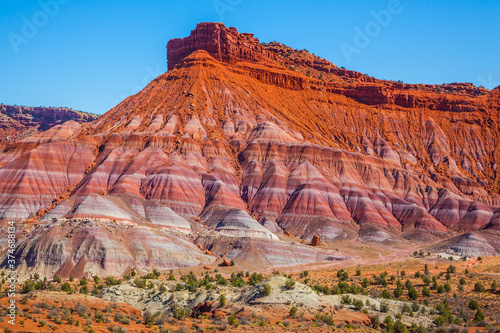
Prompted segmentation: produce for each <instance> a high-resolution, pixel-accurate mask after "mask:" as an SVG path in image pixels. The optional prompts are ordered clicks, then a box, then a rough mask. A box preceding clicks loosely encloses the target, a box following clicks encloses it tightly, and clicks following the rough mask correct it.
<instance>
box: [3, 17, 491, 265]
mask: <svg viewBox="0 0 500 333" xmlns="http://www.w3.org/2000/svg"><path fill="white" fill-rule="evenodd" d="M283 50H286V53H285V52H284V51H283ZM288 53H290V54H288ZM168 63H169V71H168V72H166V73H165V74H163V75H160V76H159V77H158V78H156V79H154V80H153V81H152V82H151V83H150V84H149V85H148V86H147V87H146V88H145V89H144V90H142V91H141V92H139V93H137V94H136V95H134V96H130V97H128V98H127V99H125V100H124V101H123V102H122V103H120V104H119V105H118V106H116V107H115V108H113V109H112V110H110V111H109V112H108V113H106V114H105V115H103V116H102V117H100V118H99V119H97V120H95V121H93V122H91V123H88V124H84V125H81V124H77V123H72V122H68V123H66V124H64V125H61V126H59V127H57V126H56V127H54V128H52V129H51V130H49V131H47V132H44V133H41V134H39V135H37V136H33V137H30V138H27V139H24V140H19V141H17V142H15V143H12V144H10V145H9V146H7V147H6V149H5V150H4V152H3V153H2V154H0V218H1V220H3V221H7V220H10V219H14V220H16V221H19V222H26V223H27V225H33V224H36V225H38V224H44V223H45V224H49V223H54V222H53V221H55V220H54V219H63V220H67V221H72V220H73V219H76V220H77V221H80V220H82V219H96V220H103V221H114V222H113V223H118V224H120V225H122V224H123V225H128V226H130V228H133V229H132V230H138V231H137V232H139V231H140V232H141V235H143V236H141V237H143V238H144V239H147V238H148V237H153V238H154V237H156V236H153V235H152V234H151V233H153V234H155V235H157V233H159V234H160V235H161V237H167V236H168V237H173V239H182V240H184V241H186V240H188V241H189V242H191V241H196V240H194V239H195V238H197V237H198V238H199V239H200V240H198V241H197V242H198V243H200V242H203V245H204V248H206V249H209V250H210V251H211V253H213V254H214V255H218V256H223V255H226V256H227V257H228V258H231V259H232V258H236V259H238V258H243V257H244V256H245V255H246V257H247V259H248V258H249V259H248V260H257V259H256V258H257V256H258V254H259V253H260V254H261V255H264V257H262V258H260V259H259V260H260V262H262V264H263V265H265V264H268V265H278V264H279V263H280V260H281V263H282V264H283V265H285V264H294V263H295V264H296V263H304V262H311V261H317V260H322V259H321V258H323V259H324V258H328V257H329V256H328V255H327V254H325V255H319V254H318V252H317V251H320V250H321V251H326V250H324V249H323V247H321V248H314V247H307V246H303V247H300V249H299V250H300V251H302V252H303V256H302V257H300V256H299V255H298V254H297V253H294V246H296V245H297V244H296V242H297V241H298V240H300V239H302V240H303V241H308V242H309V241H310V240H311V239H312V237H313V236H317V237H320V239H321V241H322V242H324V243H326V244H327V245H328V244H329V243H330V244H331V243H332V242H335V241H337V240H339V239H352V240H356V239H360V240H363V241H368V242H377V243H379V242H390V241H394V240H397V241H404V242H406V241H409V242H418V243H422V242H423V243H425V242H436V241H441V240H443V239H446V240H447V242H444V243H442V244H441V245H440V246H441V247H440V248H439V249H440V250H442V249H445V250H448V251H455V252H457V253H465V252H464V250H463V248H464V246H463V245H461V244H471V246H470V247H474V248H473V249H472V250H471V252H468V253H480V252H481V251H483V250H484V251H485V253H488V254H496V251H497V248H496V247H495V246H492V247H488V246H487V245H484V244H486V243H488V244H491V243H492V242H495V240H498V239H500V236H499V235H500V227H499V225H500V219H499V212H500V197H499V195H498V191H499V185H500V177H499V176H498V172H497V169H498V164H499V162H500V151H499V147H500V142H499V140H500V136H499V119H498V117H499V110H500V103H499V101H500V96H499V93H498V91H499V89H498V88H497V89H495V90H493V91H489V90H486V89H482V88H476V87H473V86H472V85H469V84H449V85H440V86H430V85H407V84H402V83H399V82H391V81H382V80H377V79H374V78H370V77H368V76H366V75H363V74H360V73H358V74H356V72H352V71H346V70H343V69H338V68H337V67H336V66H335V65H333V64H331V63H329V62H327V61H326V60H324V59H323V60H322V59H317V57H315V56H312V55H310V54H309V53H307V52H306V51H296V50H292V49H290V48H285V47H284V46H281V44H277V43H271V44H266V45H261V44H260V43H259V42H258V40H257V39H256V38H254V37H253V36H250V35H248V34H239V33H238V32H237V31H236V30H235V29H233V28H226V27H224V25H222V24H220V23H208V24H200V25H199V26H198V27H197V28H196V29H195V30H194V31H193V32H192V33H191V36H190V37H187V38H183V39H178V40H172V41H170V42H169V44H168ZM292 63H293V64H294V65H293V66H294V67H293V68H291V67H290V66H292V65H291V64H292ZM144 228H145V229H144ZM144 230H150V232H149V233H143V231H144ZM41 233H42V231H40V232H38V234H41ZM121 235H123V236H121ZM166 235H167V236H166ZM283 235H288V236H291V237H283ZM467 235H475V236H474V237H477V239H484V241H483V240H479V241H478V240H474V241H470V240H467V239H469V238H464V237H468V236H467ZM125 236H126V237H125ZM33 237H35V236H34V234H33V233H31V234H30V235H28V236H25V238H26V240H25V242H26V243H25V244H26V247H25V248H23V249H19V250H18V256H19V257H20V258H22V260H25V261H27V260H28V259H27V258H28V256H27V255H26V254H25V252H26V251H27V250H28V249H29V248H33V246H35V245H34V244H35V243H34V241H33V239H34V238H33ZM120 237H121V238H120ZM134 237H136V236H133V237H132V236H130V235H128V234H126V233H123V234H120V236H118V234H114V233H113V234H110V235H109V239H110V241H114V242H117V243H120V244H121V245H120V246H118V245H116V246H115V245H113V248H115V247H116V248H118V247H119V248H120V249H119V250H116V251H118V252H115V253H116V255H117V256H118V257H119V258H120V259H119V260H122V263H123V264H122V265H121V266H120V267H122V268H123V269H125V268H126V267H128V266H136V267H151V265H153V262H152V261H150V262H146V261H145V259H144V258H145V256H146V255H145V254H144V253H156V254H158V255H159V256H160V257H161V253H166V254H168V253H170V252H169V251H174V250H171V249H170V248H163V249H162V248H161V247H160V248H159V249H157V248H155V249H151V251H152V252H148V251H149V250H147V249H142V248H136V247H133V246H131V244H130V242H132V241H133V240H136V239H138V238H134ZM158 237H160V236H158ZM481 237H482V238H481ZM101 238H102V237H101ZM226 238H230V239H236V241H227V240H224V241H222V240H221V239H226ZM161 239H163V238H161ZM201 239H202V240H201ZM279 239H281V240H279ZM464 239H465V240H464ZM54 242H56V240H54ZM57 242H62V240H57ZM65 242H66V241H65ZM290 242H291V243H290ZM49 243H50V242H49ZM47 244H48V243H47ZM183 244H184V243H183ZM227 244H231V246H229V247H228V245H227ZM294 244H296V245H294ZM146 245H148V244H147V243H146V244H145V245H144V246H146ZM297 246H298V245H297ZM436 246H437V245H436ZM467 246H468V245H467ZM467 246H465V247H467ZM64 248H65V250H64V251H66V252H67V253H69V254H70V253H71V252H72V251H76V248H75V247H74V246H73V247H71V246H66V247H64ZM183 249H185V253H188V254H189V257H190V258H192V259H190V261H189V265H192V264H193V265H194V264H205V263H207V262H205V261H204V259H203V258H204V257H203V256H201V257H200V255H204V253H205V252H203V251H201V250H199V249H198V248H196V247H195V248H194V249H193V248H191V247H189V246H187V247H183V248H182V249H176V250H175V251H180V252H182V251H184V250H183ZM475 249H477V251H476V250H475ZM23 251H24V252H23ZM79 251H80V252H79V253H81V252H82V251H83V253H87V257H88V256H91V253H90V248H84V249H81V250H79ZM155 251H156V252H155ZM162 251H164V252H162ZM175 251H174V252H173V253H178V252H175ZM200 251H201V252H200ZM474 251H475V252H474ZM245 253H246V254H245ZM292 254H293V255H292ZM147 256H148V258H149V257H150V254H148V255H147ZM167 257H168V255H167ZM33 258H35V259H33V260H31V261H29V263H30V264H31V265H37V263H38V262H40V260H41V257H40V256H35V257H33ZM65 258H66V257H65ZM175 258H178V257H177V256H175ZM332 258H333V257H332ZM77 259H78V258H74V259H72V262H73V263H74V265H77V263H76V260H77ZM213 259H214V260H215V258H213ZM66 260H67V259H66ZM175 260H177V259H175ZM175 260H174V259H168V260H167V262H157V263H155V265H158V266H159V267H173V266H179V265H180V263H179V262H177V261H175ZM179 260H180V259H179ZM62 261H63V260H61V261H59V263H58V264H60V265H62V264H63V262H62ZM27 262H28V261H27ZM111 262H112V261H111ZM111 262H110V265H111ZM73 263H72V264H71V265H73ZM58 264H53V265H52V266H51V267H52V268H53V269H54V268H55V267H56V266H57V265H58ZM45 265H47V263H45ZM68 265H70V264H68ZM71 265H70V266H71ZM81 265H83V266H85V267H87V264H86V265H84V264H81ZM92 265H94V264H92ZM92 265H89V266H88V267H94V268H92V269H93V270H95V269H98V268H96V266H92ZM70 266H68V267H70ZM65 267H66V266H65ZM79 267H80V266H79ZM113 267H117V266H113ZM89 269H90V268H89ZM116 269H118V268H116Z"/></svg>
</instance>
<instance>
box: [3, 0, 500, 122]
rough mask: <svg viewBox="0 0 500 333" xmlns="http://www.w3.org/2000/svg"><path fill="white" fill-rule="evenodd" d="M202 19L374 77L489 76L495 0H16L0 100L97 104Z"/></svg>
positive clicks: (143, 75)
mask: <svg viewBox="0 0 500 333" xmlns="http://www.w3.org/2000/svg"><path fill="white" fill-rule="evenodd" d="M203 21H218V22H223V23H225V24H226V26H235V27H236V28H237V29H238V31H240V32H251V33H254V34H255V36H256V37H257V38H259V39H260V40H261V41H264V42H269V41H273V40H276V41H279V42H281V43H284V44H287V45H289V46H291V47H294V48H298V49H303V48H306V49H308V50H309V51H310V52H313V53H315V54H316V55H319V56H321V57H324V58H326V59H328V60H330V61H331V62H333V63H335V64H336V65H338V66H339V67H340V66H344V67H346V68H348V69H353V70H356V71H360V72H363V73H365V74H368V75H371V76H374V77H376V78H380V79H391V80H402V81H403V82H406V83H431V84H433V83H448V82H472V83H474V84H475V85H477V86H479V85H482V86H485V87H486V88H489V89H492V88H494V87H495V86H497V85H500V33H499V31H500V1H493V0H491V1H487V0H485V1H477V0H476V1H473V0H471V1H465V0H464V1H461V0H456V1H451V0H449V1H448V0H443V1H430V0H418V1H417V0H413V1H411V0H399V1H398V0H383V1H378V0H375V1H354V0H351V1H340V0H339V1H334V0H326V1H314V2H312V3H311V2H307V1H295V0H287V1H272V2H269V1H260V0H256V1H250V0H190V1H159V0H158V1H154V0H142V1H124V0H121V1H118V0H107V1H97V0H41V1H32V0H25V1H2V3H1V4H0V75H1V78H2V79H1V80H0V103H4V104H18V105H29V106H40V105H43V106H68V107H72V108H74V109H78V110H83V111H88V112H93V113H99V114H101V113H104V112H106V111H108V110H109V109H110V108H111V107H113V106H114V105H115V104H117V103H118V102H120V101H121V100H122V99H124V98H125V97H126V96H129V95H131V94H134V93H136V92H137V91H139V90H140V89H141V88H143V87H144V86H145V85H146V84H147V83H148V82H149V81H151V80H152V79H153V78H154V77H156V76H158V75H160V74H161V73H163V72H165V71H166V69H167V63H166V49H165V46H166V44H167V42H168V40H169V39H171V38H177V37H184V36H187V35H189V32H190V31H191V30H192V29H194V27H195V26H196V23H198V22H203Z"/></svg>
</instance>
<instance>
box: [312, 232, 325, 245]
mask: <svg viewBox="0 0 500 333" xmlns="http://www.w3.org/2000/svg"><path fill="white" fill-rule="evenodd" d="M324 245H325V244H324V243H322V242H321V237H319V236H318V235H313V238H312V240H311V246H324Z"/></svg>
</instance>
